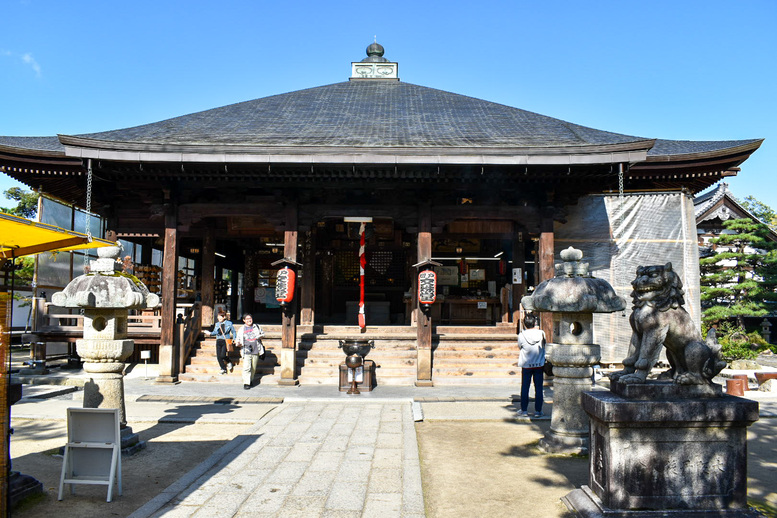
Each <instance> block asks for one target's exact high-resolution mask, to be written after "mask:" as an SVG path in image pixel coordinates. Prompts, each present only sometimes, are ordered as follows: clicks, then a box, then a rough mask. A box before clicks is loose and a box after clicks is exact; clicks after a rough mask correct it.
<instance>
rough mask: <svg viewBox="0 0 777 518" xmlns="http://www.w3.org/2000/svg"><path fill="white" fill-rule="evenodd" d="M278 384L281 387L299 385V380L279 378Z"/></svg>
mask: <svg viewBox="0 0 777 518" xmlns="http://www.w3.org/2000/svg"><path fill="white" fill-rule="evenodd" d="M278 385H279V386H281V387H296V386H298V385H299V380H295V379H288V380H287V379H283V378H281V379H279V380H278Z"/></svg>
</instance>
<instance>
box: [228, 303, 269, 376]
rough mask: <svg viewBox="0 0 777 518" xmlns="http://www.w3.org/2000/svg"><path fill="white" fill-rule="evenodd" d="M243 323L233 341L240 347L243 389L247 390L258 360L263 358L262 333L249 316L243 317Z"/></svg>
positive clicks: (260, 328)
mask: <svg viewBox="0 0 777 518" xmlns="http://www.w3.org/2000/svg"><path fill="white" fill-rule="evenodd" d="M243 323H244V324H245V325H244V326H243V327H241V328H240V329H238V331H237V338H235V341H236V342H237V345H239V346H240V347H241V353H240V354H241V356H242V357H243V388H244V389H246V390H248V389H250V388H251V384H252V382H253V381H254V374H256V367H257V366H258V365H259V360H260V359H261V358H262V357H263V356H264V345H262V337H263V336H264V331H263V330H262V327H261V326H258V325H256V324H254V318H253V317H252V316H251V315H249V314H246V315H245V316H244V317H243Z"/></svg>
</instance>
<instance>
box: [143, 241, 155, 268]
mask: <svg viewBox="0 0 777 518" xmlns="http://www.w3.org/2000/svg"><path fill="white" fill-rule="evenodd" d="M152 257H154V240H153V239H144V240H142V242H141V248H140V264H151V261H152Z"/></svg>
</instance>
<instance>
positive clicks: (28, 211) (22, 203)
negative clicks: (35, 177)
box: [1, 187, 38, 219]
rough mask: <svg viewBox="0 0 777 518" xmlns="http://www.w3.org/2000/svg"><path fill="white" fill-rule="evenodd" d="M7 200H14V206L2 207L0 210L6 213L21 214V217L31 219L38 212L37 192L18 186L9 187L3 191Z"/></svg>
mask: <svg viewBox="0 0 777 518" xmlns="http://www.w3.org/2000/svg"><path fill="white" fill-rule="evenodd" d="M3 194H4V195H5V197H6V198H7V199H9V200H14V201H16V206H15V207H8V208H5V207H3V208H2V209H1V210H2V212H5V213H6V214H13V215H14V216H21V217H22V218H27V219H33V218H35V215H36V214H37V213H38V194H37V193H34V192H30V191H25V190H24V189H21V188H19V187H11V188H10V189H8V190H6V191H5V192H4V193H3Z"/></svg>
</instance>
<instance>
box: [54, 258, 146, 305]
mask: <svg viewBox="0 0 777 518" xmlns="http://www.w3.org/2000/svg"><path fill="white" fill-rule="evenodd" d="M120 254H121V247H120V246H109V247H104V248H98V249H97V255H98V259H96V260H94V261H91V262H90V271H89V273H86V274H84V275H79V276H78V277H76V278H75V279H73V280H72V281H70V283H69V284H68V285H67V286H66V287H65V289H64V290H62V291H60V292H57V293H55V294H54V295H52V297H51V302H53V303H54V305H56V306H59V307H63V308H105V309H122V308H123V309H144V308H153V307H156V306H158V305H159V295H157V294H155V293H149V291H148V288H146V286H145V285H144V284H143V283H142V282H140V280H139V279H138V278H137V277H135V276H134V275H130V274H128V273H125V272H123V271H121V269H122V265H121V263H118V262H117V261H116V259H117V258H118V257H119V255H120Z"/></svg>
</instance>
